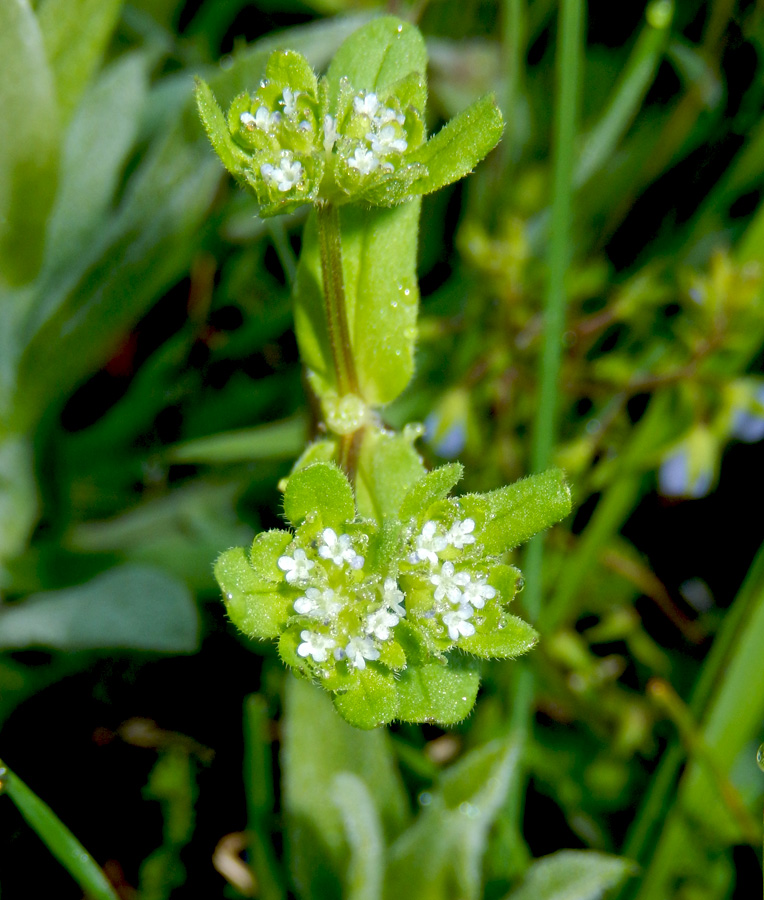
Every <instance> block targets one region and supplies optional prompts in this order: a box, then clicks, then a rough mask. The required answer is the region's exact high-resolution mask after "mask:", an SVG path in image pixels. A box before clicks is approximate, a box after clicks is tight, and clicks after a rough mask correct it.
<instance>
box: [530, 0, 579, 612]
mask: <svg viewBox="0 0 764 900" xmlns="http://www.w3.org/2000/svg"><path fill="white" fill-rule="evenodd" d="M582 31H583V3H582V2H581V0H562V5H561V11H560V24H559V32H558V35H559V36H558V51H557V53H558V55H557V91H556V104H555V126H554V141H553V153H554V181H553V184H554V194H553V199H552V218H551V224H550V237H549V275H548V280H547V285H546V296H545V305H544V348H543V352H542V356H541V363H540V367H539V400H538V404H537V407H536V418H535V423H534V430H533V444H532V447H531V468H532V470H533V471H534V472H540V471H542V470H543V469H545V468H546V467H547V466H548V465H549V463H550V462H551V459H552V453H553V450H554V442H555V431H556V420H557V408H558V403H559V401H558V384H559V374H560V363H561V359H562V335H563V331H564V328H565V300H566V295H565V273H566V271H567V267H568V263H569V261H570V257H571V241H570V233H571V223H572V196H573V172H574V146H575V138H576V128H577V120H578V96H579V81H580V76H581V56H582ZM541 540H542V539H541V538H536V539H534V541H532V543H531V545H530V547H529V548H528V554H527V557H526V565H525V569H526V576H527V583H528V587H527V588H526V594H525V598H524V600H525V607H526V609H527V610H528V614H529V616H530V618H531V621H534V622H535V621H537V620H538V617H539V613H540V611H541V567H542V562H543V548H542V543H541Z"/></svg>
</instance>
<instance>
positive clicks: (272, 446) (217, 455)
mask: <svg viewBox="0 0 764 900" xmlns="http://www.w3.org/2000/svg"><path fill="white" fill-rule="evenodd" d="M306 433H307V428H306V423H305V420H304V418H303V417H302V416H295V417H294V418H292V419H283V420H282V421H280V422H269V423H268V424H267V425H258V426H255V427H254V428H242V429H240V430H238V431H225V432H222V433H221V434H212V435H210V436H209V437H201V438H195V439H194V440H191V441H184V442H183V443H181V444H175V445H173V446H172V447H169V448H168V450H167V458H168V459H169V460H170V461H172V462H176V463H193V464H199V463H201V464H207V465H225V464H226V463H238V462H254V461H255V460H259V459H294V458H295V457H296V456H297V455H298V453H300V451H301V450H302V448H303V447H304V446H305V437H306Z"/></svg>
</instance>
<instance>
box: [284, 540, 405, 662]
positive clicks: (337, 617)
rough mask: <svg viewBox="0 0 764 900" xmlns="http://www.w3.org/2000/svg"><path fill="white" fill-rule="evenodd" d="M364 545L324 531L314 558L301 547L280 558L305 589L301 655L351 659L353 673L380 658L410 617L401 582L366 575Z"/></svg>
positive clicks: (298, 609)
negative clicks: (396, 630) (384, 646)
mask: <svg viewBox="0 0 764 900" xmlns="http://www.w3.org/2000/svg"><path fill="white" fill-rule="evenodd" d="M363 542H364V541H363V538H362V537H361V538H357V539H355V540H354V539H353V537H351V535H349V534H337V533H336V531H335V530H334V529H333V528H324V529H323V530H322V531H321V532H320V534H319V535H318V538H317V540H314V541H312V542H311V545H310V547H309V549H310V551H311V555H312V557H313V558H309V557H308V555H307V553H306V551H305V550H304V549H302V548H300V547H295V548H294V549H293V550H292V552H291V553H286V554H284V555H283V556H280V557H279V559H278V562H277V565H278V567H279V569H281V571H282V572H283V573H284V579H285V581H286V583H287V584H288V585H290V586H292V587H294V588H297V589H299V591H300V594H299V596H298V597H297V598H296V599H295V600H294V602H293V604H292V609H293V612H294V614H295V615H296V616H297V617H299V620H298V621H297V626H298V627H299V628H300V639H301V643H300V644H299V646H298V647H297V654H298V655H299V656H300V657H302V658H303V659H310V660H312V661H313V662H314V663H327V662H329V663H331V661H332V660H333V661H334V662H339V661H341V660H346V662H347V666H348V667H349V668H350V669H365V668H366V661H367V660H378V659H379V658H380V655H381V652H380V648H381V645H382V644H383V643H384V642H386V641H389V640H390V639H391V636H392V629H393V628H394V627H395V626H396V625H397V624H398V622H400V620H401V619H402V618H403V617H404V616H405V615H406V610H405V609H404V607H403V605H402V601H403V594H402V592H401V591H400V590H399V589H398V585H397V583H396V581H395V579H394V578H386V579H384V581H381V580H380V579H379V578H378V577H369V575H368V574H367V573H366V572H365V571H364V562H365V559H364V557H363V556H362V555H361V554H360V553H359V552H358V548H359V545H362V543H363ZM303 625H305V627H304V628H303V627H302V626H303ZM316 674H318V675H319V676H321V675H322V674H323V675H326V674H327V669H326V668H324V669H319V670H317V672H316Z"/></svg>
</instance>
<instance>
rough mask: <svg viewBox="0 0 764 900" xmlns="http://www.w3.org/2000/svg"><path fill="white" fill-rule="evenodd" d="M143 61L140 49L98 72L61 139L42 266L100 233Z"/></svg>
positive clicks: (140, 99)
mask: <svg viewBox="0 0 764 900" xmlns="http://www.w3.org/2000/svg"><path fill="white" fill-rule="evenodd" d="M75 5H76V4H75ZM105 5H107V6H108V4H105ZM46 8H47V7H46ZM83 21H85V20H83ZM77 30H78V31H79V32H82V31H88V29H81V28H80V29H77ZM147 66H148V63H147V60H146V59H145V57H143V56H142V55H141V54H138V53H132V54H129V55H128V56H125V57H122V58H121V59H119V60H118V61H117V62H115V63H114V64H113V65H111V66H109V67H108V68H107V69H105V70H104V71H103V72H102V73H101V74H100V76H99V78H98V80H97V81H96V82H95V83H94V84H93V85H92V86H91V87H90V89H89V90H88V91H87V92H86V93H85V95H84V97H83V98H82V102H81V103H80V104H79V106H78V108H77V111H76V113H75V115H74V118H73V119H72V122H71V124H70V126H69V128H68V130H67V132H66V138H65V140H64V147H63V158H62V160H61V179H60V187H59V191H58V194H57V196H56V202H55V205H54V207H53V212H52V215H51V220H50V223H49V230H48V246H47V247H46V251H45V265H46V268H48V267H50V268H53V269H57V268H58V267H59V266H62V265H63V264H65V263H67V262H68V261H69V260H71V259H76V258H77V256H78V254H81V252H82V247H83V246H86V245H87V244H88V243H89V242H90V241H92V240H93V239H94V238H96V239H97V238H98V234H97V232H98V230H99V229H102V228H103V226H104V222H105V220H106V219H107V218H108V212H109V209H110V207H111V204H112V201H113V197H114V193H115V191H116V189H117V186H118V185H119V183H120V179H121V178H122V175H123V166H124V164H125V161H126V159H127V156H128V154H129V152H130V150H131V149H132V147H133V144H134V143H135V139H136V136H137V134H138V127H139V124H140V123H139V119H140V115H141V113H142V112H143V108H144V102H145V97H146V90H147V78H146V69H147ZM115 110H119V115H115Z"/></svg>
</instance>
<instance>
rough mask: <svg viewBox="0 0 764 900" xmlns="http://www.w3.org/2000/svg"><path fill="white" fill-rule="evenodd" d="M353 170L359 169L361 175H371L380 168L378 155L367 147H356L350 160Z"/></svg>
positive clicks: (349, 163)
mask: <svg viewBox="0 0 764 900" xmlns="http://www.w3.org/2000/svg"><path fill="white" fill-rule="evenodd" d="M348 166H350V168H351V169H357V170H358V174H359V175H370V174H371V173H372V172H373V171H374V170H375V169H376V168H377V167H378V166H379V159H378V157H377V156H376V154H374V153H372V151H371V150H367V149H366V148H365V147H356V149H355V152H354V153H353V155H352V157H351V158H350V159H349V160H348Z"/></svg>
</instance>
